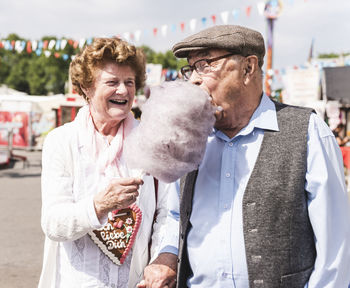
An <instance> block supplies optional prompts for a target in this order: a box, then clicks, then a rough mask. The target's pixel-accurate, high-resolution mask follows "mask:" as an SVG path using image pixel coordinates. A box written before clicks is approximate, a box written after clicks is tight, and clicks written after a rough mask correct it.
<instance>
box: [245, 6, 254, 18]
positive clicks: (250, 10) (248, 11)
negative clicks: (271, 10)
mask: <svg viewBox="0 0 350 288" xmlns="http://www.w3.org/2000/svg"><path fill="white" fill-rule="evenodd" d="M250 12H252V6H248V7H247V8H246V9H245V14H246V15H247V17H249V16H250Z"/></svg>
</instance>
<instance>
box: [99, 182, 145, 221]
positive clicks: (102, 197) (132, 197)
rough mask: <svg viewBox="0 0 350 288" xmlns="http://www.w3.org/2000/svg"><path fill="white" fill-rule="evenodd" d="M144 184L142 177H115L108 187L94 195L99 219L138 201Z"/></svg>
mask: <svg viewBox="0 0 350 288" xmlns="http://www.w3.org/2000/svg"><path fill="white" fill-rule="evenodd" d="M142 184H143V180H142V179H140V178H114V179H112V180H111V182H110V183H109V185H108V187H107V188H106V189H105V190H103V191H101V192H99V193H98V194H96V195H95V197H94V206H95V211H96V215H97V217H98V219H99V220H101V219H103V217H104V216H105V215H107V213H108V212H110V211H113V210H116V209H122V208H126V207H128V206H129V205H131V204H132V203H134V202H135V201H136V198H137V196H138V195H139V192H138V189H139V187H140V185H142Z"/></svg>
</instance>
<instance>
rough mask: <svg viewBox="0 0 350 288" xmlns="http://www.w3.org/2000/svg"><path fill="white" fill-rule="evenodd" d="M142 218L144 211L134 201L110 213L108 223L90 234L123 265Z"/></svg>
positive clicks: (114, 260) (107, 253) (113, 258)
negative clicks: (126, 206)
mask: <svg viewBox="0 0 350 288" xmlns="http://www.w3.org/2000/svg"><path fill="white" fill-rule="evenodd" d="M141 220H142V212H141V210H140V208H139V207H137V205H136V204H135V203H134V204H132V205H131V206H129V207H128V208H125V209H120V210H115V211H113V212H111V213H109V215H108V222H107V223H106V225H104V226H103V227H102V228H101V229H98V230H93V231H91V232H89V236H90V237H91V239H92V240H93V241H94V242H95V243H96V244H97V246H98V247H99V248H100V249H101V251H102V252H103V253H104V254H106V255H107V256H108V257H109V258H110V259H111V260H112V261H113V262H114V263H115V264H117V265H122V264H123V263H124V261H125V258H126V256H127V255H128V253H129V252H130V249H131V247H132V245H133V244H134V241H135V238H136V234H137V231H138V230H139V227H140V224H141Z"/></svg>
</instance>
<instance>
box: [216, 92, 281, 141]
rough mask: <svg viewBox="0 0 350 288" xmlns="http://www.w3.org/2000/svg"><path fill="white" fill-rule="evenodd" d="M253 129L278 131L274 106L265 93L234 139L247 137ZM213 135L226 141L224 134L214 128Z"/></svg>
mask: <svg viewBox="0 0 350 288" xmlns="http://www.w3.org/2000/svg"><path fill="white" fill-rule="evenodd" d="M255 128H259V129H263V130H272V131H279V128H278V122H277V114H276V107H275V104H274V103H273V102H272V101H271V99H270V98H269V97H268V96H267V95H266V94H265V93H264V94H263V96H262V97H261V101H260V104H259V106H258V107H257V108H256V110H255V111H254V113H253V115H252V117H251V118H250V120H249V123H248V125H247V126H245V127H244V128H242V129H241V131H239V132H238V134H237V135H236V136H235V137H237V136H244V135H248V134H250V133H251V132H252V131H253V130H254V129H255ZM213 133H214V134H215V135H216V136H217V137H219V138H221V139H223V140H226V141H227V140H228V137H227V136H226V135H225V134H224V133H222V132H221V131H219V130H217V129H215V128H214V131H213ZM235 137H233V138H235Z"/></svg>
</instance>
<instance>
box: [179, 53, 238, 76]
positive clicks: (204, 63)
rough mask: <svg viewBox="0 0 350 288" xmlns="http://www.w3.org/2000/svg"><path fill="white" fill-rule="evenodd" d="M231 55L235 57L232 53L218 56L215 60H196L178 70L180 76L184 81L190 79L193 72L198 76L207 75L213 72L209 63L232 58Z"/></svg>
mask: <svg viewBox="0 0 350 288" xmlns="http://www.w3.org/2000/svg"><path fill="white" fill-rule="evenodd" d="M232 55H235V54H234V53H230V54H225V55H221V56H218V57H215V58H211V59H200V60H197V61H196V62H194V63H193V64H192V65H186V66H183V67H182V68H181V69H180V71H181V74H182V75H183V76H184V78H185V79H186V80H188V79H190V78H191V75H192V73H193V70H196V72H197V73H198V74H199V75H203V74H207V73H209V72H212V71H213V69H212V68H213V67H212V66H210V63H212V62H214V61H218V60H220V59H223V58H227V57H229V56H232Z"/></svg>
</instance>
